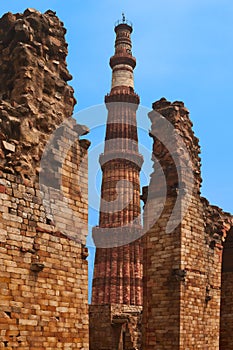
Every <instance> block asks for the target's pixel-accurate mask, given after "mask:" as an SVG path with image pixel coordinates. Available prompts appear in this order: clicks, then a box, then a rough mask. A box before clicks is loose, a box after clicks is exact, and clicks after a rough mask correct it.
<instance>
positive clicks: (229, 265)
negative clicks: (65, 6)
mask: <svg viewBox="0 0 233 350" xmlns="http://www.w3.org/2000/svg"><path fill="white" fill-rule="evenodd" d="M115 32H116V41H115V53H114V55H113V57H111V59H110V66H111V68H112V86H111V91H110V93H109V94H108V95H106V96H105V103H106V108H107V110H108V119H107V128H106V137H105V148H104V153H103V154H101V155H100V158H99V161H100V166H101V168H102V172H103V180H102V188H101V202H100V216H99V225H98V226H97V227H94V228H93V238H94V241H95V243H96V259H95V271H94V280H93V291H92V303H91V305H88V262H87V255H88V251H87V248H86V246H85V243H86V237H87V235H88V176H89V177H91V176H93V174H91V173H90V172H88V159H87V156H88V147H89V145H90V142H89V141H88V140H87V139H85V138H83V136H84V135H85V134H87V133H88V129H87V128H86V127H85V126H83V125H77V124H75V123H76V122H75V120H74V119H72V118H71V119H72V122H71V123H67V120H70V117H71V116H72V114H73V109H74V105H75V103H76V101H75V98H74V91H73V89H72V87H71V86H69V84H68V83H67V82H68V81H69V80H71V79H72V76H71V75H70V74H69V72H68V69H67V63H66V56H67V52H68V51H67V43H66V41H65V33H66V30H65V28H64V26H63V23H62V22H61V21H60V20H59V18H58V17H57V16H56V13H55V12H54V11H51V10H48V11H46V12H45V13H44V14H42V13H40V12H39V11H37V10H35V9H31V8H28V9H26V10H25V11H24V13H16V14H12V13H10V12H9V13H6V14H5V15H3V16H2V18H0V77H1V79H0V348H1V349H15V348H17V349H20V350H54V349H63V350H68V349H75V350H89V349H90V350H197V349H199V350H232V349H233V337H232V334H233V217H232V215H231V214H229V213H225V212H223V210H221V209H220V208H218V207H217V206H214V205H211V204H210V203H209V202H208V201H207V200H206V199H205V198H203V197H201V195H200V191H201V182H202V178H201V169H200V157H199V154H200V146H199V140H198V139H197V138H196V137H195V135H194V132H193V130H192V122H191V120H190V118H189V111H188V109H187V108H186V107H185V106H184V103H183V102H181V101H175V102H169V101H167V100H166V99H165V98H161V99H160V100H159V101H157V102H154V103H153V104H152V111H151V112H150V113H149V114H148V116H149V118H150V120H151V130H150V133H149V134H150V136H151V137H152V139H153V149H152V150H151V154H152V161H153V162H154V165H153V170H152V173H151V178H150V183H149V184H148V186H146V187H145V188H143V191H142V195H141V199H142V200H143V202H144V211H143V220H142V219H141V213H140V181H139V174H140V170H141V166H142V164H143V158H142V156H141V155H140V153H139V150H138V138H137V123H136V111H137V109H138V106H139V97H138V95H137V94H136V93H135V91H134V76H133V72H134V68H135V65H136V60H135V58H134V57H133V56H132V52H131V33H132V25H131V24H130V23H129V22H127V21H126V19H125V17H124V16H123V18H122V21H120V22H118V23H117V24H116V26H115ZM151 45H153V43H151ZM156 45H158V43H157V42H156ZM145 117H146V116H145ZM63 121H66V122H65V123H64V124H63V123H62V122H63ZM161 121H163V122H161ZM164 122H166V123H167V124H166V123H165V124H164ZM168 124H169V125H170V126H171V128H172V132H167V129H166V127H165V128H164V125H168ZM61 125H62V127H61ZM168 129H169V128H168ZM55 134H56V137H54V135H55ZM156 135H157V136H156ZM177 135H178V137H177ZM51 136H53V138H52V139H53V141H54V142H52V144H50V142H49V141H50V140H51ZM148 136H149V135H148ZM162 137H163V139H162ZM71 140H74V142H72V145H71ZM163 140H164V142H163ZM180 140H182V142H180ZM48 144H50V146H51V148H50V149H49V150H50V152H48V158H47V163H46V166H44V167H42V163H41V158H42V156H43V155H44V154H46V148H47V145H48ZM181 144H182V147H181ZM171 146H172V148H171ZM216 166H217V160H216ZM158 169H160V170H158ZM190 173H191V176H190ZM43 176H45V178H46V177H48V179H49V181H48V183H47V187H46V186H45V184H44V183H42V185H41V182H40V180H41V178H43ZM179 176H180V177H181V179H182V181H180V178H179ZM210 177H211V174H210ZM55 180H56V181H55ZM58 180H61V181H58ZM164 184H165V187H166V194H165V196H162V194H163V191H161V189H163V188H164ZM190 185H192V186H190ZM59 186H60V187H59ZM190 188H192V191H189V190H190ZM90 190H92V189H90ZM51 193H53V194H54V197H52V198H51V196H50V194H51ZM61 193H62V195H61ZM187 194H188V203H189V205H188V207H187V208H186V209H187V210H186V211H185V212H184V213H182V212H181V207H179V206H178V209H180V210H177V211H176V217H175V218H174V220H171V221H172V225H173V226H172V225H171V226H170V227H172V228H171V229H170V231H168V230H167V225H168V223H170V219H171V218H173V216H172V213H173V209H174V207H175V206H176V204H177V202H178V199H180V202H181V204H182V201H183V202H184V199H185V198H187ZM48 198H50V199H52V201H50V202H49V201H48V200H47V199H48ZM178 203H179V202H178ZM61 204H62V205H61ZM160 206H161V207H162V211H161V215H160V216H159V218H158V219H156V220H155V217H156V214H157V212H158V208H159V207H160ZM52 210H54V213H55V214H56V215H53V217H51V216H52ZM70 212H71V214H72V215H71V217H72V220H73V221H72V223H73V222H74V223H75V224H76V225H73V224H71V222H70V221H69V220H68V219H67V213H70ZM182 214H184V215H182ZM177 219H178V220H177ZM174 223H175V225H174ZM73 231H74V232H73ZM73 233H74V234H73ZM142 233H144V234H142Z"/></svg>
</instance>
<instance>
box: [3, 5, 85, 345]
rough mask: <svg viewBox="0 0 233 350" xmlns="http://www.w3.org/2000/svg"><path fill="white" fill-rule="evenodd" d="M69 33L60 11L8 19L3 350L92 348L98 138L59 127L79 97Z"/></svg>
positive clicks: (5, 38)
mask: <svg viewBox="0 0 233 350" xmlns="http://www.w3.org/2000/svg"><path fill="white" fill-rule="evenodd" d="M64 34H65V29H64V27H63V24H62V23H61V22H60V21H59V19H58V18H57V17H56V16H55V13H54V12H52V11H47V12H46V13H45V14H40V13H39V12H37V11H35V10H32V9H28V10H26V11H25V12H24V13H23V14H16V15H13V14H11V13H8V14H6V15H4V16H3V17H2V18H1V19H0V52H1V55H0V75H1V82H0V125H1V130H0V266H1V275H0V347H1V348H9V349H12V348H15V347H17V348H22V349H30V350H32V349H40V350H42V349H46V350H49V349H85V350H86V349H88V348H89V345H88V338H89V336H88V301H87V300H88V283H87V279H88V272H87V261H86V257H87V251H86V248H85V246H84V244H85V237H86V235H87V149H88V146H89V142H88V141H87V140H83V139H82V140H80V138H79V136H80V135H83V134H85V133H87V130H86V128H84V127H83V126H79V125H76V123H75V121H74V120H71V121H70V122H67V123H65V124H64V125H63V126H62V127H61V128H59V129H57V127H58V126H59V125H60V124H61V123H62V122H63V121H65V120H66V119H67V118H68V117H70V116H71V115H72V112H73V107H74V104H75V99H74V97H73V89H72V88H71V87H70V86H69V85H67V81H68V80H70V79H71V76H70V74H69V73H68V71H67V68H66V55H67V44H66V42H65V39H64ZM56 129H57V130H56ZM55 130H56V131H55ZM52 134H53V138H52V139H51V135H52ZM41 159H43V161H41Z"/></svg>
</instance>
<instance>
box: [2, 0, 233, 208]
mask: <svg viewBox="0 0 233 350" xmlns="http://www.w3.org/2000/svg"><path fill="white" fill-rule="evenodd" d="M27 7H34V8H36V9H38V10H40V11H42V12H44V11H46V10H47V9H49V8H50V9H52V10H54V11H56V12H57V15H58V16H59V17H60V18H61V20H62V21H63V22H64V23H65V27H66V28H67V30H68V32H67V36H66V38H67V41H68V43H69V57H68V66H69V70H70V72H71V74H72V75H73V81H72V82H71V84H72V86H73V87H74V89H75V94H76V98H77V99H78V105H77V106H76V111H78V110H82V109H83V108H86V107H89V106H93V105H96V104H100V103H102V102H103V98H104V95H105V94H106V93H107V92H108V91H109V89H110V79H111V71H110V68H109V66H108V61H109V57H110V56H111V55H112V53H113V45H114V38H115V36H114V31H113V25H114V22H115V21H116V20H117V19H118V18H120V17H121V12H122V11H124V12H125V13H126V16H127V17H128V18H129V19H130V20H131V21H132V22H133V24H134V33H133V52H134V55H135V56H136V57H137V68H136V70H135V84H136V90H137V92H138V93H139V95H140V96H141V103H142V105H144V106H146V107H149V108H150V107H151V103H152V102H153V101H155V100H157V99H159V98H161V97H163V96H164V97H166V98H167V99H169V100H182V101H184V102H185V105H186V106H187V107H188V109H189V110H190V113H191V119H192V121H193V123H194V129H195V132H196V135H197V136H198V137H199V138H200V144H201V148H202V176H203V187H202V193H203V195H204V196H206V197H207V198H208V199H209V200H210V201H211V203H213V204H217V205H219V206H221V207H222V208H223V209H224V210H226V211H231V212H233V200H232V198H233V185H232V174H233V160H232V150H233V147H232V131H233V130H232V129H233V112H232V106H231V103H232V102H233V69H232V62H233V21H232V18H233V2H232V0H221V1H219V0H204V1H203V0H188V1H187V0H176V1H174V0H163V1H162V0H161V1H154V0H145V1H143V2H141V1H134V0H124V1H123V0H119V1H109V0H100V1H90V0H87V1H79V0H69V1H65V2H64V1H61V0H60V1H59V0H51V1H48V0H46V1H45V0H37V1H36V0H30V1H27V0H20V1H18V0H11V1H9V2H6V1H1V3H0V13H1V14H3V13H5V12H8V11H11V12H23V11H24V9H25V8H27Z"/></svg>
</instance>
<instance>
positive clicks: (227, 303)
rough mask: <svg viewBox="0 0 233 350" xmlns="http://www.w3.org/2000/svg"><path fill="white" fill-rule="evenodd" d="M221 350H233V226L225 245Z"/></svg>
mask: <svg viewBox="0 0 233 350" xmlns="http://www.w3.org/2000/svg"><path fill="white" fill-rule="evenodd" d="M220 310H221V312H220V350H232V349H233V337H232V334H233V226H232V227H231V229H230V230H229V231H228V234H227V236H226V240H225V242H224V243H223V256H222V282H221V309H220Z"/></svg>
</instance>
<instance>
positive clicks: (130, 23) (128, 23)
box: [115, 12, 133, 28]
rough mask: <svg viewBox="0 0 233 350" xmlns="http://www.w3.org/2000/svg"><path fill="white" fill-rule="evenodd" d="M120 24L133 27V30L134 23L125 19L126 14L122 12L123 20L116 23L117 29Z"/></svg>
mask: <svg viewBox="0 0 233 350" xmlns="http://www.w3.org/2000/svg"><path fill="white" fill-rule="evenodd" d="M120 24H127V25H128V26H129V27H132V28H133V24H132V22H130V21H128V20H127V19H126V17H125V13H124V12H122V19H121V20H118V21H117V22H116V23H115V27H117V26H119V25H120Z"/></svg>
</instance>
